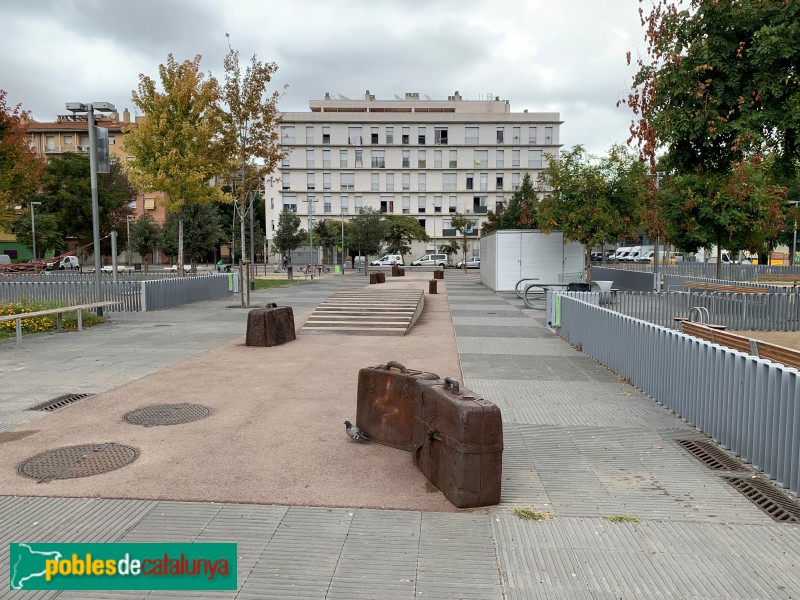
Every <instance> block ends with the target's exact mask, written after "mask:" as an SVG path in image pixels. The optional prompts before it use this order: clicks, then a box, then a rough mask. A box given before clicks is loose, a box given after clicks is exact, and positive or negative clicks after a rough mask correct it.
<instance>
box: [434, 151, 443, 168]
mask: <svg viewBox="0 0 800 600" xmlns="http://www.w3.org/2000/svg"><path fill="white" fill-rule="evenodd" d="M433 168H434V169H441V168H442V151H441V150H434V151H433Z"/></svg>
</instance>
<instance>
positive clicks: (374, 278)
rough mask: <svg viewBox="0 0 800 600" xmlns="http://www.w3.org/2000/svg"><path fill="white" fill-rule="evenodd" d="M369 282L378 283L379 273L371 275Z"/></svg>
mask: <svg viewBox="0 0 800 600" xmlns="http://www.w3.org/2000/svg"><path fill="white" fill-rule="evenodd" d="M369 282H370V283H371V284H374V283H378V274H377V273H370V274H369Z"/></svg>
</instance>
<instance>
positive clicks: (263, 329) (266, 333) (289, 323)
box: [245, 302, 297, 346]
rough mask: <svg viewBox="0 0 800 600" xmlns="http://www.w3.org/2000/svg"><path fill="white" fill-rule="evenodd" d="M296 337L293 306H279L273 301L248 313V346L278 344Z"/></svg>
mask: <svg viewBox="0 0 800 600" xmlns="http://www.w3.org/2000/svg"><path fill="white" fill-rule="evenodd" d="M296 337H297V336H296V335H295V332H294V311H293V310H292V307H291V306H281V307H278V305H277V304H275V303H274V302H272V303H270V304H267V307H266V308H255V309H253V310H251V311H250V312H249V313H248V314H247V336H246V338H245V345H247V346H278V345H280V344H285V343H286V342H291V341H292V340H294V339H295V338H296Z"/></svg>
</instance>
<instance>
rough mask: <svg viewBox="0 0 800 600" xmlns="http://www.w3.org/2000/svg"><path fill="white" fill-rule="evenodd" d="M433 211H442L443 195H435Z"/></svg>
mask: <svg viewBox="0 0 800 600" xmlns="http://www.w3.org/2000/svg"><path fill="white" fill-rule="evenodd" d="M433 212H435V213H440V212H442V197H441V196H434V197H433Z"/></svg>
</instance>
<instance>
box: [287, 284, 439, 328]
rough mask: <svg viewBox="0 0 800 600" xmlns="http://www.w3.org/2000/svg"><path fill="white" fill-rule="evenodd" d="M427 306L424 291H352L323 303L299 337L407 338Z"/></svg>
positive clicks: (335, 295) (309, 319) (332, 297)
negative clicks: (405, 336)
mask: <svg viewBox="0 0 800 600" xmlns="http://www.w3.org/2000/svg"><path fill="white" fill-rule="evenodd" d="M423 303H424V290H421V289H420V290H414V289H410V290H409V289H403V290H375V289H374V288H367V289H364V290H349V291H343V292H336V293H335V294H333V295H331V296H330V297H329V298H328V299H327V300H325V301H323V302H322V303H321V304H320V305H319V306H318V307H317V309H316V310H315V311H314V312H313V313H312V314H311V316H310V317H308V319H307V320H306V322H305V323H304V324H303V327H302V329H301V330H300V334H301V335H302V334H320V333H323V334H336V335H405V334H406V332H407V331H408V330H409V329H410V328H411V327H412V326H413V325H414V323H415V322H416V320H417V318H418V317H419V315H420V313H421V312H422V307H423Z"/></svg>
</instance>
